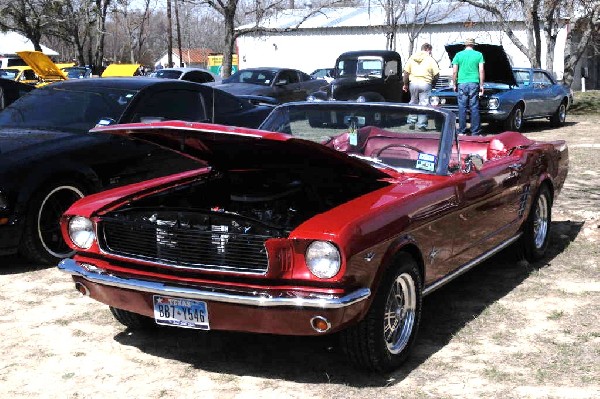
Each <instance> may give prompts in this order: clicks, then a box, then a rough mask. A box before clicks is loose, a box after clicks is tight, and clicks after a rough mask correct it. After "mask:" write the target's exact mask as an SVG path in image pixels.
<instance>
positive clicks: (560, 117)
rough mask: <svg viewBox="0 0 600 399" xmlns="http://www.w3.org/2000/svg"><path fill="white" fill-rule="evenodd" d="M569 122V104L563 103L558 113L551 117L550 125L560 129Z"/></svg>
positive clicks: (557, 110)
mask: <svg viewBox="0 0 600 399" xmlns="http://www.w3.org/2000/svg"><path fill="white" fill-rule="evenodd" d="M566 120H567V102H566V101H563V102H561V103H560V105H559V106H558V108H557V109H556V111H555V112H554V113H553V114H552V116H550V125H551V126H553V127H560V126H562V125H564V124H565V121H566Z"/></svg>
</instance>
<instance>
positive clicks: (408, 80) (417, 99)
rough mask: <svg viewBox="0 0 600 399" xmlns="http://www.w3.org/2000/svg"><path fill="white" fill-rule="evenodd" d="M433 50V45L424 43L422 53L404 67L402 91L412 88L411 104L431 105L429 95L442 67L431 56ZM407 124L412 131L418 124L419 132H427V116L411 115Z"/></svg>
mask: <svg viewBox="0 0 600 399" xmlns="http://www.w3.org/2000/svg"><path fill="white" fill-rule="evenodd" d="M432 49H433V48H432V47H431V44H429V43H423V45H422V46H421V51H419V52H417V53H415V54H413V55H412V56H411V57H410V58H409V59H408V61H407V63H406V65H405V66H404V74H403V79H404V86H403V87H402V90H404V91H409V87H410V102H409V104H413V105H417V104H418V105H428V104H429V93H430V92H431V89H432V88H433V87H434V86H435V83H436V81H437V79H438V77H439V75H440V67H439V66H438V63H437V62H436V60H434V59H433V57H432V56H431V50H432ZM407 122H408V124H409V128H410V129H414V128H415V124H416V127H417V128H418V129H419V130H422V131H425V130H427V116H426V115H419V116H418V118H417V116H416V115H409V116H408V119H407Z"/></svg>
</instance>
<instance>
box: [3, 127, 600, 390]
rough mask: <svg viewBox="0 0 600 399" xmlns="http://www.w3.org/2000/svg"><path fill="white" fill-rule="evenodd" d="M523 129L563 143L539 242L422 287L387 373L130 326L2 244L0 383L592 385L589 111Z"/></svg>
mask: <svg viewBox="0 0 600 399" xmlns="http://www.w3.org/2000/svg"><path fill="white" fill-rule="evenodd" d="M526 135H527V136H528V137H531V138H535V139H543V140H554V139H560V138H564V139H567V141H568V143H569V146H570V157H571V169H570V174H569V176H568V178H567V183H566V185H565V188H564V190H563V192H562V194H561V196H560V197H559V199H558V200H557V201H556V203H555V205H554V209H553V212H554V213H553V221H552V231H551V248H550V251H549V254H548V256H547V257H546V258H545V259H544V260H543V261H541V262H538V263H536V264H527V263H526V262H518V261H516V260H515V258H514V257H513V256H511V255H512V254H511V253H510V251H505V252H503V253H500V254H499V255H497V256H495V257H494V258H492V259H491V260H489V261H487V262H485V263H484V264H481V265H479V266H478V267H477V268H475V269H474V270H472V271H470V272H469V273H467V274H465V275H464V276H462V277H460V278H459V279H457V280H455V281H454V282H452V283H450V284H448V285H446V286H445V287H443V288H442V289H440V290H438V291H436V292H434V293H433V294H431V295H430V296H428V297H426V298H425V300H424V309H423V320H422V325H421V331H420V335H419V338H418V342H417V344H416V346H415V348H414V349H415V350H414V353H413V355H412V356H411V357H410V359H409V361H408V362H407V363H406V364H405V366H404V367H403V368H401V369H400V370H398V371H396V372H395V373H392V374H389V375H383V376H381V375H372V374H365V373H362V372H359V371H356V370H354V369H353V368H351V367H350V365H349V364H348V362H347V361H346V360H345V358H344V356H343V354H342V353H341V352H340V349H339V347H338V346H337V343H336V340H335V338H332V337H321V338H295V337H278V336H269V335H253V334H241V333H222V332H214V331H212V332H208V333H206V332H197V331H190V330H184V329H170V328H163V329H159V330H158V331H155V332H150V333H138V332H132V331H128V330H126V329H125V328H124V327H122V326H121V325H120V324H119V323H117V322H116V321H115V320H114V319H113V318H112V316H111V314H110V312H109V311H108V308H107V307H106V306H104V305H102V304H100V303H97V302H95V301H93V300H90V299H88V298H84V297H82V296H80V295H79V294H78V293H77V292H76V291H75V289H74V288H73V283H72V282H71V279H70V277H68V276H67V275H65V274H62V273H61V272H59V271H58V270H57V269H56V268H55V267H40V266H37V265H32V264H28V263H27V262H25V261H24V260H22V259H20V258H18V257H3V258H2V257H0V265H1V267H0V309H1V310H0V328H1V333H0V334H1V340H0V352H1V354H2V355H1V357H0V386H1V390H0V396H1V397H6V398H21V397H24V398H38V397H41V398H104V397H111V398H113V397H128V398H163V397H164V398H192V397H202V398H205V399H208V398H240V399H241V398H257V397H261V398H307V397H311V398H384V397H385V398H503V399H504V398H569V399H570V398H598V397H600V324H599V323H598V320H599V319H600V305H599V304H600V271H599V263H600V247H599V243H600V117H598V116H595V117H585V118H584V117H569V118H568V123H567V125H566V126H565V127H563V128H560V129H550V128H549V127H548V124H547V122H544V121H540V122H534V123H529V124H527V125H526Z"/></svg>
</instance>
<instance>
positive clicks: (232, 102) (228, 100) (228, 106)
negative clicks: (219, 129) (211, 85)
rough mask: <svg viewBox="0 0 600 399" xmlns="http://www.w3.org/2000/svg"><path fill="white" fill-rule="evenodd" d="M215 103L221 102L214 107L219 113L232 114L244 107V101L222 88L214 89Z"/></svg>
mask: <svg viewBox="0 0 600 399" xmlns="http://www.w3.org/2000/svg"><path fill="white" fill-rule="evenodd" d="M214 96H215V104H219V106H218V107H214V109H215V113H216V114H219V115H223V114H232V113H236V112H239V111H240V110H241V109H243V108H244V105H243V103H242V102H241V101H240V100H239V99H238V98H236V97H234V96H232V95H230V94H229V93H226V92H224V91H221V90H215V91H214Z"/></svg>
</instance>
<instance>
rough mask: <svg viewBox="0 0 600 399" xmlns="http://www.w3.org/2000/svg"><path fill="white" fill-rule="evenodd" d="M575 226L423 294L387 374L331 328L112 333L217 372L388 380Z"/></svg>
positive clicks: (446, 337) (365, 382)
mask: <svg viewBox="0 0 600 399" xmlns="http://www.w3.org/2000/svg"><path fill="white" fill-rule="evenodd" d="M581 228H582V223H576V222H570V221H568V222H558V223H556V222H555V223H553V224H552V230H551V232H552V233H551V237H550V239H551V242H550V249H549V251H548V256H547V257H546V258H545V259H543V260H542V261H540V262H538V263H536V264H528V263H527V262H523V261H521V262H520V261H518V259H517V257H516V256H515V254H514V253H513V252H514V249H510V248H509V249H507V250H505V251H503V252H501V253H499V254H497V255H496V256H494V257H493V258H491V259H489V260H488V261H486V262H484V263H482V264H481V265H479V266H477V267H476V268H474V269H473V270H471V271H470V272H468V273H466V274H464V275H463V276H461V277H459V278H457V279H456V280H454V281H453V282H451V283H450V284H448V285H446V286H444V287H442V288H441V289H439V290H437V291H436V292H434V293H432V294H431V295H429V296H427V297H426V298H425V299H424V301H423V317H422V322H421V329H420V333H419V337H418V340H417V342H416V345H415V347H414V348H413V349H414V350H413V354H412V356H411V357H410V358H409V360H408V361H407V362H406V363H405V365H404V366H403V367H402V368H401V369H400V370H398V371H396V372H394V373H392V374H389V375H377V374H369V373H364V372H361V371H357V370H355V369H354V368H352V366H351V365H350V364H349V362H348V361H347V360H346V358H345V357H344V354H343V353H342V351H341V349H340V347H339V346H338V344H337V340H336V336H325V337H316V338H314V337H313V338H307V337H289V336H272V335H259V334H244V333H231V332H216V331H211V332H198V331H193V330H185V329H175V328H158V329H156V330H153V331H146V332H137V331H131V330H124V331H123V332H122V333H119V334H117V335H116V336H115V340H116V341H117V342H119V343H121V344H123V345H131V346H134V347H137V348H139V349H140V350H141V351H143V352H146V353H148V354H151V355H154V356H159V357H163V358H171V359H175V360H177V361H181V362H185V363H189V364H190V365H192V366H193V367H195V368H197V369H201V370H205V371H210V372H216V373H227V374H233V375H240V376H242V375H243V376H248V375H250V376H260V377H263V378H272V379H285V380H289V381H296V382H302V383H314V384H319V383H334V384H343V385H349V386H355V387H380V386H388V385H393V384H395V383H397V382H399V381H401V380H402V379H403V378H405V377H406V376H407V375H408V374H409V373H410V372H412V371H413V370H414V369H415V368H417V367H418V366H419V365H420V364H422V363H423V362H425V361H426V360H427V359H428V358H429V357H431V356H432V355H434V354H435V353H436V352H437V351H439V350H440V349H442V348H443V347H444V346H445V345H446V344H447V343H448V342H449V341H450V340H451V339H452V337H453V336H454V335H455V334H456V333H457V332H458V331H460V330H461V329H462V328H463V327H464V326H465V325H466V324H467V323H468V322H470V321H472V320H473V319H474V318H475V317H477V316H478V315H479V314H480V313H481V312H482V311H484V310H485V309H486V308H487V307H488V306H490V305H491V304H493V303H494V302H496V301H497V300H498V299H500V298H502V297H504V296H505V295H506V294H507V293H509V292H510V291H511V290H513V289H514V288H515V287H517V286H518V285H519V284H521V282H522V281H523V280H525V279H526V278H527V277H528V276H529V274H530V273H532V272H533V271H535V270H538V269H540V268H543V267H545V266H546V265H547V264H548V263H549V262H550V261H551V260H552V259H553V258H554V257H556V255H558V254H559V253H561V252H563V251H564V250H565V249H566V248H567V247H568V246H569V244H570V242H572V241H573V240H574V239H575V238H576V237H577V235H578V234H579V232H580V230H581Z"/></svg>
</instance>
